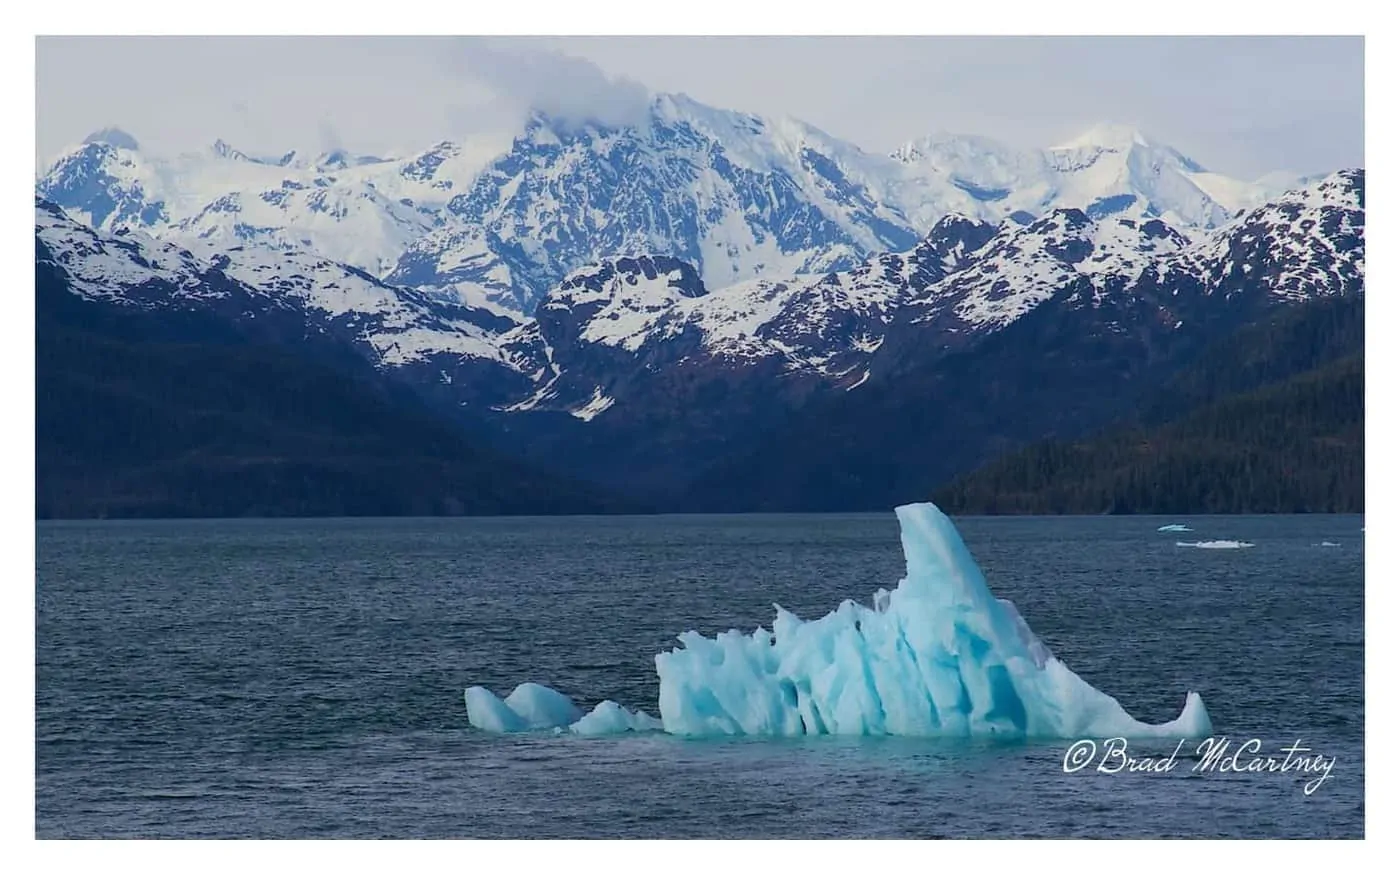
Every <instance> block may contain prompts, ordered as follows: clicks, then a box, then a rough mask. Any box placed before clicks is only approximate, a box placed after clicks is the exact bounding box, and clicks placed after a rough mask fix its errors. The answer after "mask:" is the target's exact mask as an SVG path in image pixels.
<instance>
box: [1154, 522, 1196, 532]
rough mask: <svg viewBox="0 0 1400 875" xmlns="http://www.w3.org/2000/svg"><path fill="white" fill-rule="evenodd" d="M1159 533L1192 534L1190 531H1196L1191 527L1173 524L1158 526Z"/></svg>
mask: <svg viewBox="0 0 1400 875" xmlns="http://www.w3.org/2000/svg"><path fill="white" fill-rule="evenodd" d="M1157 531H1159V532H1190V531H1194V529H1192V528H1191V527H1190V526H1184V525H1182V524H1181V523H1171V524H1170V525H1165V526H1158V527H1157Z"/></svg>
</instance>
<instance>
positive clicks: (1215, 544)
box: [1176, 541, 1254, 550]
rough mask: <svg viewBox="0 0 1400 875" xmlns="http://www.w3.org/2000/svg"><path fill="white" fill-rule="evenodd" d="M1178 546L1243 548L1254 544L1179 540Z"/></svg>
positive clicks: (1201, 548)
mask: <svg viewBox="0 0 1400 875" xmlns="http://www.w3.org/2000/svg"><path fill="white" fill-rule="evenodd" d="M1176 545H1177V546H1178V547H1196V548H1197V549H1200V550H1243V549H1244V548H1245V547H1253V546H1254V545H1253V544H1251V543H1250V542H1248V541H1177V542H1176Z"/></svg>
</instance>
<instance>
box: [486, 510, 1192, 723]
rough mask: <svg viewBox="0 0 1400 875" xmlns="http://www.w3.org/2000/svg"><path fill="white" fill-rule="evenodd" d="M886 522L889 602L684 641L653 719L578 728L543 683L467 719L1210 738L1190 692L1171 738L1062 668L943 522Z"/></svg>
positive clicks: (903, 513)
mask: <svg viewBox="0 0 1400 875" xmlns="http://www.w3.org/2000/svg"><path fill="white" fill-rule="evenodd" d="M895 513H896V514H897V515H898V517H899V525H900V540H901V541H902V542H903V545H904V556H905V562H906V567H907V573H906V575H905V577H904V579H903V580H901V581H900V582H899V585H898V586H897V587H895V589H894V590H893V591H887V590H884V589H881V590H879V591H878V592H876V593H875V597H874V599H873V604H872V605H870V606H865V605H859V604H856V603H855V602H853V601H845V602H842V603H841V604H840V606H838V607H837V608H836V610H834V611H832V612H831V613H829V614H827V615H826V616H824V617H821V618H820V619H816V620H807V621H804V620H801V619H798V618H797V617H796V616H794V615H793V614H791V613H789V612H787V611H785V610H783V609H782V608H781V607H777V612H778V615H777V618H776V619H775V620H774V622H773V628H772V630H771V631H769V630H766V629H763V628H759V629H757V630H755V631H754V632H752V633H750V634H743V633H741V632H738V631H730V632H725V633H723V634H721V635H718V636H716V637H714V638H706V637H705V636H703V635H701V634H699V633H698V632H686V633H685V634H683V635H681V636H680V639H679V640H680V642H681V646H680V647H678V648H676V649H674V650H671V651H669V652H667V653H661V654H658V655H657V657H656V673H657V676H658V677H659V678H660V683H661V686H660V694H659V697H658V708H659V710H660V714H661V716H660V719H657V718H656V717H653V716H651V715H649V714H645V713H642V712H634V711H629V710H627V709H625V708H623V707H622V706H620V705H618V704H616V703H614V702H611V701H607V702H603V703H601V704H600V705H598V707H596V708H594V709H593V711H592V712H590V713H589V714H587V715H585V714H583V712H582V711H581V710H580V709H579V708H578V707H577V706H575V705H574V703H573V702H571V701H570V700H569V699H568V698H567V697H566V696H564V695H563V694H561V693H558V692H556V691H554V690H551V689H550V688H548V687H545V686H541V685H539V684H521V685H520V686H519V687H517V688H516V689H515V691H514V692H513V693H511V694H510V696H508V697H507V698H506V699H505V700H501V699H500V698H498V697H497V696H496V695H495V694H494V693H492V692H491V691H490V690H487V689H485V688H483V687H471V688H469V689H468V690H467V691H466V695H465V699H466V706H467V718H468V720H469V721H470V723H471V724H472V725H473V726H475V727H477V728H478V729H483V730H487V731H492V732H519V731H527V730H532V729H534V730H538V729H554V730H556V731H568V732H573V733H577V734H581V735H596V734H607V733H613V732H625V731H629V730H632V731H643V730H663V731H665V732H668V733H672V734H675V735H687V736H707V735H761V736H785V735H916V736H963V737H966V736H986V735H995V736H1010V737H1026V738H1085V737H1099V738H1106V737H1112V736H1126V737H1133V738H1142V737H1152V736H1158V737H1171V738H1192V737H1204V736H1207V735H1210V734H1211V723H1210V717H1209V716H1208V715H1207V714H1206V708H1205V704H1204V702H1202V700H1201V697H1200V696H1199V695H1198V694H1196V693H1194V692H1192V693H1189V694H1188V695H1187V697H1186V705H1185V707H1184V708H1183V709H1182V712H1181V715H1180V716H1179V717H1177V718H1176V719H1175V720H1173V721H1171V722H1169V723H1162V724H1149V723H1142V722H1139V721H1138V720H1135V719H1133V718H1132V717H1131V716H1129V715H1128V713H1127V712H1126V711H1124V710H1123V708H1122V706H1121V705H1119V704H1118V702H1117V700H1115V699H1114V698H1113V697H1112V696H1109V695H1108V694H1106V693H1103V692H1100V691H1099V690H1097V689H1095V688H1094V687H1092V686H1090V685H1089V684H1088V683H1087V682H1085V681H1084V680H1082V679H1081V678H1080V677H1079V676H1078V675H1076V674H1075V673H1074V672H1072V671H1070V670H1069V668H1067V667H1066V666H1065V665H1064V663H1062V662H1060V661H1059V660H1058V659H1056V658H1055V656H1054V655H1053V654H1052V653H1051V652H1050V650H1049V649H1048V648H1047V647H1046V646H1045V645H1044V644H1043V643H1041V641H1040V639H1038V638H1037V637H1036V636H1035V634H1034V633H1033V632H1031V630H1030V627H1029V626H1027V625H1026V621H1025V620H1024V619H1022V617H1021V615H1020V613H1019V612H1017V610H1016V607H1015V606H1014V605H1013V604H1012V603H1011V602H1009V601H1007V600H1005V599H998V598H996V597H995V596H993V595H992V593H991V591H990V590H989V589H988V588H987V583H986V580H985V579H984V578H983V576H982V571H981V569H980V568H978V567H977V563H976V562H975V561H974V560H973V558H972V554H971V553H969V552H968V549H967V547H966V545H964V544H963V541H962V538H961V537H959V536H958V532H957V529H956V528H955V527H954V526H953V523H952V521H951V520H950V519H948V517H947V516H945V515H944V514H943V513H942V512H941V511H940V510H938V508H936V507H934V506H933V505H931V504H911V505H904V506H902V507H899V508H897V509H896V510H895ZM775 607H776V606H775Z"/></svg>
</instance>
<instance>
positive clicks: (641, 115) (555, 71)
mask: <svg viewBox="0 0 1400 875" xmlns="http://www.w3.org/2000/svg"><path fill="white" fill-rule="evenodd" d="M448 62H449V65H450V66H451V67H452V68H453V69H455V71H456V72H458V73H459V74H461V75H465V76H467V77H470V78H472V79H474V80H476V81H477V82H479V83H481V84H482V85H484V86H486V87H487V88H488V89H490V90H491V91H492V92H494V94H495V96H496V98H497V99H498V100H499V101H501V103H502V104H503V105H504V106H505V107H508V108H509V109H511V110H514V111H516V112H518V113H521V114H523V113H527V112H529V111H531V110H538V111H540V112H543V113H545V114H546V115H549V116H551V117H552V118H554V119H555V120H557V121H559V122H561V123H563V124H566V125H581V124H585V123H588V122H593V123H596V124H600V125H605V126H610V127H618V126H625V125H640V124H643V123H645V121H646V119H647V114H648V110H649V107H650V103H651V94H650V92H649V91H648V90H647V88H646V86H644V85H642V84H641V83H639V82H637V81H635V80H633V79H630V78H627V77H625V76H616V77H610V76H608V75H607V74H606V73H604V72H603V71H602V70H601V69H600V68H599V67H598V66H597V65H596V64H593V63H592V62H590V61H587V60H584V59H582V58H578V57H574V56H571V55H567V54H563V53H560V52H553V51H541V50H539V49H536V48H532V47H530V46H528V45H521V44H516V45H509V44H506V43H501V42H491V41H487V40H483V39H472V38H463V39H459V40H454V41H453V45H452V47H451V50H450V51H449V52H448ZM487 111H488V112H490V111H492V110H487Z"/></svg>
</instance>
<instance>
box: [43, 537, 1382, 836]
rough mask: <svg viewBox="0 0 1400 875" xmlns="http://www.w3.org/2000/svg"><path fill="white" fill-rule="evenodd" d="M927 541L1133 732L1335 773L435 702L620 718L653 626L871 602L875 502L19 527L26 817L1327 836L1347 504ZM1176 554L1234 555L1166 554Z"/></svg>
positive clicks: (1351, 601) (1347, 676)
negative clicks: (658, 727) (552, 704)
mask: <svg viewBox="0 0 1400 875" xmlns="http://www.w3.org/2000/svg"><path fill="white" fill-rule="evenodd" d="M1167 522H1185V523H1187V524H1188V525H1190V526H1191V527H1192V528H1193V529H1194V530H1195V531H1194V532H1193V533H1190V534H1182V533H1175V532H1164V533H1159V532H1157V531H1156V529H1157V527H1158V526H1159V525H1162V524H1164V523H1167ZM958 525H959V528H960V530H961V531H962V533H963V535H964V537H965V539H966V540H967V542H968V545H969V547H970V548H971V549H972V552H973V554H974V555H975V556H976V557H977V559H978V561H979V562H980V563H981V565H982V567H983V569H984V571H985V572H986V574H987V577H988V581H989V583H990V585H991V588H992V590H993V591H994V592H995V593H996V594H997V595H999V596H1001V597H1004V598H1010V599H1012V600H1013V601H1014V602H1015V603H1016V605H1017V606H1018V607H1019V609H1020V611H1021V613H1022V614H1023V615H1024V616H1025V617H1026V620H1027V621H1028V622H1029V624H1030V626H1031V628H1032V629H1034V630H1035V631H1036V632H1037V633H1038V634H1039V635H1040V636H1041V637H1042V638H1043V639H1044V640H1045V642H1046V643H1047V644H1048V645H1049V646H1050V647H1051V648H1052V649H1053V650H1054V651H1055V653H1056V655H1057V656H1059V657H1060V658H1061V659H1063V660H1064V661H1065V662H1066V663H1067V664H1068V665H1069V666H1070V667H1071V668H1072V669H1074V670H1075V671H1077V672H1078V673H1079V674H1080V675H1081V676H1082V677H1084V678H1085V679H1086V680H1088V681H1089V682H1090V683H1092V684H1094V685H1095V686H1097V687H1099V688H1100V689H1102V690H1105V691H1106V692H1108V693H1110V694H1112V695H1114V696H1115V697H1117V698H1118V699H1119V701H1120V702H1122V703H1123V705H1124V706H1125V707H1126V708H1127V709H1128V711H1129V712H1130V713H1132V714H1133V715H1134V716H1136V717H1138V718H1140V719H1147V720H1152V721H1154V722H1158V721H1162V720H1167V719H1171V718H1172V717H1175V716H1176V714H1177V712H1178V711H1179V710H1180V707H1181V705H1182V702H1183V700H1184V697H1185V693H1186V691H1187V690H1188V689H1195V690H1199V691H1200V692H1201V693H1202V695H1203V696H1204V698H1205V702H1206V706H1207V708H1208V709H1209V711H1210V714H1211V717H1212V719H1213V720H1214V723H1215V728H1216V732H1217V735H1219V736H1228V737H1229V739H1230V740H1231V743H1232V744H1238V743H1242V742H1247V741H1249V740H1250V739H1254V738H1258V739H1260V744H1261V746H1262V748H1263V752H1264V753H1268V752H1274V753H1275V755H1276V756H1277V757H1279V758H1281V757H1282V754H1281V753H1278V750H1279V748H1280V747H1281V746H1283V745H1286V744H1289V743H1292V742H1296V741H1301V742H1302V743H1303V745H1304V746H1307V747H1310V748H1311V749H1312V750H1313V751H1314V752H1320V753H1322V754H1325V755H1326V756H1327V757H1328V758H1329V759H1330V758H1333V757H1335V765H1334V766H1333V768H1332V770H1331V775H1330V777H1329V778H1328V779H1327V780H1325V781H1324V782H1323V783H1322V784H1321V786H1320V787H1318V788H1317V790H1316V791H1315V792H1314V793H1312V795H1310V796H1309V795H1305V794H1304V792H1303V788H1304V785H1305V783H1307V781H1308V780H1309V776H1308V775H1304V774H1300V773H1277V772H1275V773H1259V772H1229V771H1220V770H1218V769H1216V770H1212V771H1210V772H1208V773H1206V772H1202V771H1201V770H1200V769H1199V768H1198V762H1199V761H1198V760H1195V759H1193V758H1191V757H1190V756H1187V755H1183V756H1182V757H1180V759H1179V761H1178V762H1177V764H1176V765H1175V767H1174V768H1173V769H1172V770H1171V771H1169V772H1162V773H1143V772H1138V773H1131V774H1130V773H1128V772H1126V771H1124V772H1119V773H1117V774H1104V773H1099V772H1097V771H1095V769H1094V768H1093V766H1090V767H1088V768H1086V769H1084V770H1082V771H1080V772H1076V773H1074V774H1066V773H1065V771H1064V769H1063V766H1062V763H1063V760H1064V755H1065V752H1066V747H1067V744H1066V743H1057V744H1044V743H1033V744H1030V743H966V742H963V743H949V742H939V741H929V740H915V739H832V738H825V739H791V740H781V741H756V740H704V741H696V740H683V739H678V738H672V737H669V736H666V735H663V734H647V735H623V736H615V737H609V738H591V739H590V738H575V737H570V736H553V735H549V734H541V735H527V736H492V735H487V734H484V733H480V732H477V731H475V730H473V729H471V728H469V727H468V725H467V720H466V710H465V708H464V706H463V703H462V690H463V689H464V688H465V687H467V686H470V685H472V684H484V685H486V686H489V687H492V688H493V689H496V690H497V691H498V692H500V693H502V694H504V693H506V692H509V690H510V689H511V688H512V687H513V686H514V685H515V684H517V683H519V682H521V681H525V680H534V681H539V682H542V683H546V684H549V685H551V686H553V687H555V688H557V689H559V690H561V691H563V692H565V693H567V694H569V695H571V696H572V697H573V698H574V699H575V701H578V702H580V703H581V704H583V705H585V707H591V705H592V704H593V703H595V702H596V701H598V700H600V699H603V698H612V699H615V700H617V701H619V702H621V703H622V704H624V705H627V706H628V707H633V708H637V707H641V708H646V709H647V710H648V711H651V712H652V713H655V709H656V675H655V672H654V668H653V665H652V656H653V655H654V654H656V653H657V652H659V651H661V650H663V649H667V648H669V647H671V646H672V644H673V643H674V636H675V635H676V634H677V633H680V632H682V631H685V630H687V629H698V630H700V631H702V632H704V633H706V634H714V633H715V632H717V631H722V630H725V629H729V628H735V627H737V628H740V629H744V630H746V631H749V630H752V629H753V628H754V627H756V626H758V625H760V624H763V625H769V624H770V623H771V622H772V619H773V607H772V606H773V603H774V602H778V603H781V604H782V605H783V606H784V607H786V608H788V609H789V610H792V611H794V612H795V613H797V614H798V615H799V616H803V617H815V616H818V615H820V614H823V613H826V612H827V611H828V610H830V609H831V608H833V607H835V606H836V604H837V603H838V602H839V601H840V600H841V599H843V598H853V599H857V600H861V601H867V602H868V600H869V597H870V595H871V593H873V592H874V591H875V589H877V588H878V587H881V586H886V587H892V586H893V584H895V583H896V582H897V581H898V579H899V578H900V576H901V575H902V572H903V557H902V555H901V552H900V548H899V531H898V525H897V523H896V521H895V518H894V515H893V514H880V515H855V516H835V515H825V516H728V517H724V516H715V517H626V518H570V519H479V520H462V519H455V520H298V521H185V522H141V523H135V522H131V523H126V522H122V523H117V522H97V523H41V524H39V526H38V529H37V549H38V568H37V575H38V582H37V591H36V608H37V621H36V622H37V627H36V635H37V653H36V660H37V666H36V682H37V692H36V697H35V698H36V701H35V706H36V722H35V733H36V744H35V756H36V764H35V765H36V773H37V775H36V787H35V813H36V828H37V833H38V835H39V836H40V837H80V836H81V837H87V836H94V837H100V836H106V837H136V836H152V837H161V836H163V837H269V838H276V837H289V838H290V837H380V836H382V837H647V838H659V837H660V838H664V837H678V838H679V837H794V838H796V837H884V836H900V837H937V836H997V837H1009V836H1360V835H1361V834H1362V830H1363V819H1364V808H1363V803H1362V799H1363V786H1364V785H1363V774H1364V760H1363V717H1364V700H1363V622H1362V619H1363V562H1362V560H1363V538H1364V534H1363V533H1362V531H1361V526H1362V521H1361V519H1360V518H1359V517H1342V516H1300V517H1213V518H1204V517H1203V518H1194V519H1173V520H1165V519H1158V518H1146V517H1138V518H1132V517H1095V518H1053V519H1052V518H1039V519H1025V518H1013V519H1008V518H997V519H987V518H982V519H964V520H959V521H958ZM1196 540H1201V541H1207V540H1240V541H1246V542H1249V543H1251V544H1253V545H1254V546H1253V547H1250V548H1246V549H1237V550H1211V549H1207V550H1202V549H1190V548H1185V547H1179V546H1177V542H1178V541H1183V542H1191V541H1196ZM1324 541H1327V542H1331V543H1333V544H1336V545H1338V546H1335V547H1333V546H1327V547H1324V546H1320V545H1321V544H1322V542H1324ZM1159 747H1160V746H1159ZM1172 747H1174V745H1168V746H1167V747H1166V749H1164V750H1163V749H1158V748H1138V747H1136V746H1134V747H1132V748H1130V751H1129V752H1130V753H1132V754H1134V755H1139V754H1157V755H1165V754H1168V753H1170V752H1171V748H1172ZM1185 753H1187V754H1189V749H1188V750H1187V751H1186V752H1185ZM1239 762H1240V764H1241V765H1243V764H1244V763H1245V762H1247V757H1244V758H1241V759H1240V760H1239ZM1311 777H1316V774H1314V775H1312V776H1311Z"/></svg>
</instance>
